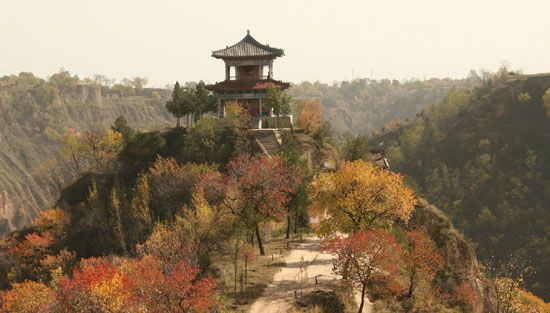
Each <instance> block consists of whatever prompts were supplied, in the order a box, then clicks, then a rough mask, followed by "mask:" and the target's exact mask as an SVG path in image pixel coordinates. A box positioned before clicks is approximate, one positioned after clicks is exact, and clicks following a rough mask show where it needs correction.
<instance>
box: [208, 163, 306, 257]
mask: <svg viewBox="0 0 550 313" xmlns="http://www.w3.org/2000/svg"><path fill="white" fill-rule="evenodd" d="M301 176H302V171H301V169H300V168H299V167H295V166H286V165H285V164H284V161H283V160H282V159H281V158H280V157H269V156H253V157H250V156H247V155H239V156H237V157H236V158H234V159H233V160H231V161H230V162H229V163H228V164H227V175H225V176H224V177H220V180H222V181H223V184H221V185H220V184H218V186H219V187H218V189H219V188H223V189H224V190H226V191H225V197H224V199H223V202H222V204H221V205H223V206H225V207H226V208H227V209H228V210H230V211H231V213H233V214H235V215H237V216H238V217H239V218H240V220H241V221H242V222H243V224H244V225H246V226H247V227H249V228H250V229H254V231H255V232H256V238H257V239H258V247H259V249H260V254H261V255H265V251H264V247H263V243H262V238H261V235H260V230H259V228H258V225H259V223H261V222H262V221H265V220H268V219H272V218H279V217H284V216H286V214H288V212H287V209H286V208H285V204H286V203H287V202H288V201H289V200H290V196H291V195H292V193H294V192H295V190H296V188H297V186H298V185H299V184H300V181H301ZM201 184H202V185H203V189H204V190H205V196H206V197H207V199H208V198H212V197H214V198H215V196H214V195H216V194H222V193H221V192H216V191H215V189H216V188H213V187H212V186H213V185H215V184H216V181H215V180H212V177H211V176H208V180H205V181H203V182H202V183H201ZM218 198H219V197H218Z"/></svg>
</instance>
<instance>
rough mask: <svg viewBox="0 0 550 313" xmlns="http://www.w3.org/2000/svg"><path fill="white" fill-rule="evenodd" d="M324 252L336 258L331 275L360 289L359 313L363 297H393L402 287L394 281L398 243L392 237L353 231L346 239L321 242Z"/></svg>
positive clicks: (397, 267)
mask: <svg viewBox="0 0 550 313" xmlns="http://www.w3.org/2000/svg"><path fill="white" fill-rule="evenodd" d="M322 247H323V249H324V250H326V251H328V252H329V253H331V254H335V255H336V256H337V258H336V259H334V261H333V266H334V272H335V273H336V274H338V275H342V276H343V277H345V279H347V280H349V281H350V282H351V283H352V285H353V286H354V287H357V288H360V289H361V303H360V305H359V313H361V312H362V311H363V306H364V303H365V301H364V300H365V294H366V292H367V291H369V293H376V294H383V295H385V296H388V297H390V296H395V295H399V294H401V293H402V292H403V287H402V286H401V285H400V284H399V283H398V282H397V281H396V280H395V277H396V276H397V274H398V271H399V249H400V248H399V244H398V242H397V240H396V239H395V237H394V236H393V235H392V234H390V233H387V232H385V231H382V230H376V231H373V230H366V231H361V232H355V233H352V234H350V235H349V236H348V237H336V238H334V239H327V240H324V241H323V243H322Z"/></svg>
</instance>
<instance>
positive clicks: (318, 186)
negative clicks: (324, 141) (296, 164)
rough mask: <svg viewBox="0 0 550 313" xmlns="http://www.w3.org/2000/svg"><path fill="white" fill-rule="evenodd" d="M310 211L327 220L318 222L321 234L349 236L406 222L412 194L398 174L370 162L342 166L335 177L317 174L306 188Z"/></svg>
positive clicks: (410, 207) (330, 174) (358, 161)
mask: <svg viewBox="0 0 550 313" xmlns="http://www.w3.org/2000/svg"><path fill="white" fill-rule="evenodd" d="M309 194H310V199H311V200H312V205H311V207H310V210H311V211H312V212H313V213H316V215H319V216H323V215H325V214H326V215H327V216H328V217H327V218H326V219H325V220H323V221H322V222H321V230H322V232H323V233H325V234H332V233H334V232H335V231H340V232H345V233H351V232H354V231H360V230H363V229H372V228H374V227H378V226H387V225H391V224H393V222H394V221H395V220H397V219H399V220H402V221H404V222H407V221H408V220H409V218H410V215H411V212H412V210H413V209H414V205H415V204H416V199H415V197H414V193H413V191H412V190H411V189H409V188H407V187H406V186H405V185H404V184H403V178H402V176H401V175H399V174H395V173H392V172H390V171H388V170H384V169H381V168H379V167H377V166H375V165H374V164H372V163H370V162H365V161H363V160H357V161H354V162H345V163H344V164H343V165H342V167H341V168H340V169H339V170H338V171H337V172H335V173H321V174H320V175H319V177H317V178H316V179H314V180H313V183H312V184H311V187H310V192H309Z"/></svg>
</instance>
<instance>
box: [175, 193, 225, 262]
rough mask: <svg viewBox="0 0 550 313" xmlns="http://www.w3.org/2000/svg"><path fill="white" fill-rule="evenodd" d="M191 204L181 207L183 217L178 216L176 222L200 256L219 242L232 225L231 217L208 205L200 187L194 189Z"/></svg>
mask: <svg viewBox="0 0 550 313" xmlns="http://www.w3.org/2000/svg"><path fill="white" fill-rule="evenodd" d="M191 204H192V205H191V206H186V207H184V208H183V218H180V217H178V222H181V223H182V225H183V231H184V233H185V234H186V235H187V236H186V237H187V240H188V244H189V245H191V246H192V248H194V249H195V251H196V253H197V257H199V258H200V256H201V255H202V254H204V253H208V252H209V251H210V250H212V249H214V248H215V247H216V246H217V245H219V244H220V242H221V241H222V240H221V239H222V238H224V237H225V236H226V235H227V234H226V232H227V231H228V230H230V229H231V227H232V223H233V217H232V216H230V215H229V212H227V211H225V210H223V209H217V208H215V207H212V206H210V205H209V204H208V202H207V201H206V198H205V197H204V190H203V189H202V188H200V187H199V188H197V189H195V190H194V192H193V199H192V200H191Z"/></svg>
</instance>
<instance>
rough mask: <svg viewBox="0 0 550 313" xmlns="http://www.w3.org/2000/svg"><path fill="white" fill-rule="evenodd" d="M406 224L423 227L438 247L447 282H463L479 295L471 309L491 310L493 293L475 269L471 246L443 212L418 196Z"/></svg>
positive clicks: (480, 311)
mask: <svg viewBox="0 0 550 313" xmlns="http://www.w3.org/2000/svg"><path fill="white" fill-rule="evenodd" d="M408 226H409V227H410V228H413V229H422V230H424V231H425V232H426V233H427V234H428V236H429V237H430V238H431V239H432V240H433V241H434V242H435V244H436V245H437V247H438V248H439V249H440V251H441V252H442V254H443V256H444V258H445V266H446V267H447V270H446V271H445V273H446V274H445V275H447V277H445V278H446V279H447V281H453V282H454V283H455V284H457V285H459V284H461V283H462V282H466V284H468V286H470V287H471V288H472V289H473V290H474V291H475V292H476V293H477V294H478V295H480V297H479V298H477V299H476V301H475V303H474V305H473V308H472V312H474V313H483V312H493V311H494V310H493V305H492V299H494V294H493V291H492V289H491V288H490V287H489V284H488V282H487V281H486V280H485V278H484V277H483V275H482V273H481V271H480V269H479V264H478V261H477V257H476V254H475V251H474V248H473V247H472V246H471V245H470V243H468V241H466V240H465V239H464V237H463V235H462V234H460V233H459V232H458V231H457V230H456V229H455V228H454V227H453V225H452V224H451V222H450V221H449V219H448V218H447V217H446V216H445V214H443V212H441V211H439V210H438V209H436V208H435V207H434V206H431V205H428V203H427V202H426V201H425V200H422V199H421V200H420V201H419V204H418V206H417V207H416V208H415V210H414V211H413V216H412V218H411V220H410V221H409V225H408Z"/></svg>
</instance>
